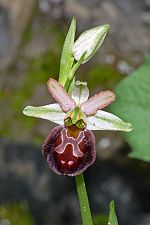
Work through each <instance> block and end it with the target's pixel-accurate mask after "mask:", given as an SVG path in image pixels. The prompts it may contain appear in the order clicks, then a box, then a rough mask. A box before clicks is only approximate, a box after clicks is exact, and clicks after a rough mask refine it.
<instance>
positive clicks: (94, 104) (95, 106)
mask: <svg viewBox="0 0 150 225" xmlns="http://www.w3.org/2000/svg"><path fill="white" fill-rule="evenodd" d="M115 97H116V96H115V94H114V93H113V92H112V91H109V90H107V91H101V92H100V93H99V94H96V95H94V96H92V97H91V98H89V99H88V100H87V101H85V102H83V103H82V104H81V109H82V111H83V112H84V113H85V115H86V116H91V115H94V114H96V113H97V111H98V110H99V109H103V108H104V107H106V106H108V105H109V104H111V103H112V102H113V101H114V100H115Z"/></svg>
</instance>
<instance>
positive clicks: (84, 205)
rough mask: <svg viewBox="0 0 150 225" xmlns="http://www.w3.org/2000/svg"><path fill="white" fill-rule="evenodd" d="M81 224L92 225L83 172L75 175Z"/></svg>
mask: <svg viewBox="0 0 150 225" xmlns="http://www.w3.org/2000/svg"><path fill="white" fill-rule="evenodd" d="M75 180H76V186H77V192H78V198H79V203H80V211H81V217H82V223H83V225H93V221H92V215H91V210H90V205H89V200H88V195H87V191H86V185H85V182H84V176H83V174H80V175H78V176H76V177H75Z"/></svg>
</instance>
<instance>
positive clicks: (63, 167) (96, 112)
mask: <svg viewBox="0 0 150 225" xmlns="http://www.w3.org/2000/svg"><path fill="white" fill-rule="evenodd" d="M48 89H49V91H50V93H51V95H52V96H53V98H54V99H55V100H56V102H57V103H58V104H57V103H54V104H49V105H45V106H39V107H33V106H27V107H26V108H25V109H24V111H23V113H24V114H25V115H27V116H34V117H38V118H43V119H47V120H50V121H52V122H54V123H57V124H59V125H60V126H57V127H55V128H54V129H53V130H52V131H51V132H50V134H49V136H48V137H47V139H46V140H45V142H44V145H43V148H42V152H43V155H44V157H45V159H46V160H47V163H48V165H49V167H50V168H51V169H52V170H53V171H54V172H55V173H56V174H62V175H68V176H76V175H79V174H80V173H82V172H83V171H85V170H86V169H87V168H88V167H89V166H91V165H92V164H93V162H94V161H95V158H96V151H95V139H94V135H93V133H92V132H91V131H90V130H120V131H127V132H128V131H131V130H132V126H131V124H129V123H126V122H124V121H123V120H121V119H120V118H118V117H117V116H115V115H113V114H111V113H108V112H105V111H102V110H101V109H102V108H104V107H106V106H107V105H109V104H110V103H112V102H113V101H114V100H115V95H114V93H113V92H112V91H102V92H100V93H98V94H97V95H94V96H93V97H90V98H89V99H88V97H89V90H88V88H87V83H86V82H80V81H76V83H75V88H74V90H73V92H72V95H71V96H69V95H68V93H67V92H66V91H65V89H64V88H63V86H62V85H61V84H60V83H59V82H58V81H56V80H54V79H52V78H50V79H49V80H48Z"/></svg>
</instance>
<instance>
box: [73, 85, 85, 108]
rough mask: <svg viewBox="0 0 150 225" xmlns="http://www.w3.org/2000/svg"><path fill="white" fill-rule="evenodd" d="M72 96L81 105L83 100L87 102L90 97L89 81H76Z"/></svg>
mask: <svg viewBox="0 0 150 225" xmlns="http://www.w3.org/2000/svg"><path fill="white" fill-rule="evenodd" d="M71 97H72V99H73V100H74V101H75V102H76V104H77V105H79V106H80V104H81V103H82V102H85V101H86V100H87V99H88V97H89V89H88V87H87V82H81V81H76V82H75V87H74V89H73V92H72V96H71Z"/></svg>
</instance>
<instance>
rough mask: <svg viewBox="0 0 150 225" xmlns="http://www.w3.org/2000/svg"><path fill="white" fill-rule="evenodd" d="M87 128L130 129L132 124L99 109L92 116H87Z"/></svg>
mask: <svg viewBox="0 0 150 225" xmlns="http://www.w3.org/2000/svg"><path fill="white" fill-rule="evenodd" d="M87 129H88V130H116V131H117V130H118V131H127V132H129V131H131V130H132V125H131V124H130V123H126V122H124V121H123V120H121V119H120V118H119V117H117V116H115V115H113V114H111V113H108V112H105V111H102V110H99V111H98V112H97V113H96V114H95V115H94V116H88V117H87Z"/></svg>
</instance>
